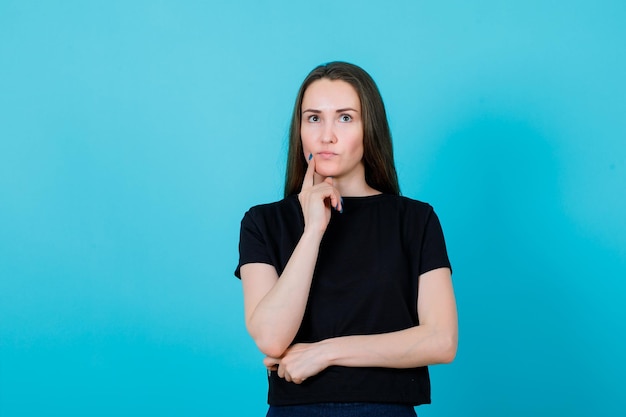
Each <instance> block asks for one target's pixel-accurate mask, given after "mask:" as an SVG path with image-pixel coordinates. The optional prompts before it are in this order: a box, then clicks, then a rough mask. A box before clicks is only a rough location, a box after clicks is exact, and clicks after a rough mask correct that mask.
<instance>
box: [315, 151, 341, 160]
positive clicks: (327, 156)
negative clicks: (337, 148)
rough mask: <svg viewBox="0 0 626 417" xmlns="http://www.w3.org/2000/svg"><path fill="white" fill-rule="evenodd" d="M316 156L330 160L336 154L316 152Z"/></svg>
mask: <svg viewBox="0 0 626 417" xmlns="http://www.w3.org/2000/svg"><path fill="white" fill-rule="evenodd" d="M317 155H318V156H319V157H320V158H322V159H330V158H332V157H333V156H336V155H337V154H336V153H334V152H318V153H317Z"/></svg>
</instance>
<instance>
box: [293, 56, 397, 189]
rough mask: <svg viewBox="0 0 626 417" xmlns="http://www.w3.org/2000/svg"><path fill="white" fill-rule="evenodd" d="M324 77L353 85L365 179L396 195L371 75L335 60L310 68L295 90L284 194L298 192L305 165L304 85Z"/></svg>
mask: <svg viewBox="0 0 626 417" xmlns="http://www.w3.org/2000/svg"><path fill="white" fill-rule="evenodd" d="M323 78H325V79H329V80H331V81H334V80H341V81H345V82H347V83H349V84H350V85H351V86H352V87H353V88H354V89H355V91H356V93H357V95H358V96H359V100H360V101H361V118H362V121H363V166H364V168H365V182H367V184H368V185H369V186H370V187H372V188H374V189H376V190H378V191H380V192H382V193H387V194H395V195H399V194H400V186H399V184H398V175H397V173H396V167H395V163H394V159H393V145H392V142H391V131H390V129H389V122H388V121H387V112H386V111H385V105H384V103H383V99H382V97H381V95H380V92H379V91H378V87H377V86H376V83H375V82H374V80H373V79H372V77H371V76H370V75H369V74H368V73H367V72H365V70H363V69H362V68H360V67H358V66H356V65H354V64H349V63H347V62H339V61H336V62H329V63H328V64H324V65H320V66H318V67H316V68H315V69H313V71H311V72H310V73H309V75H307V77H306V78H305V79H304V81H303V82H302V85H301V86H300V90H299V91H298V95H297V97H296V102H295V105H294V109H293V115H292V117H291V126H290V128H289V151H288V153H287V170H286V171H287V172H286V175H285V197H287V196H289V195H292V194H297V193H299V192H300V189H301V188H302V181H303V180H304V174H305V173H306V169H307V165H308V164H307V161H306V158H305V156H304V151H303V148H302V138H301V137H300V124H301V123H302V99H303V97H304V93H305V91H306V89H307V88H308V87H309V86H310V85H311V84H312V83H314V82H315V81H317V80H321V79H323Z"/></svg>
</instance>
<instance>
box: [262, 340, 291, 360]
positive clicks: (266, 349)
mask: <svg viewBox="0 0 626 417" xmlns="http://www.w3.org/2000/svg"><path fill="white" fill-rule="evenodd" d="M255 342H256V346H257V348H259V350H260V351H261V353H263V354H264V355H265V356H269V357H270V358H280V357H281V356H283V354H284V353H285V350H287V346H283V345H282V344H280V343H275V342H271V341H267V342H264V341H260V340H255Z"/></svg>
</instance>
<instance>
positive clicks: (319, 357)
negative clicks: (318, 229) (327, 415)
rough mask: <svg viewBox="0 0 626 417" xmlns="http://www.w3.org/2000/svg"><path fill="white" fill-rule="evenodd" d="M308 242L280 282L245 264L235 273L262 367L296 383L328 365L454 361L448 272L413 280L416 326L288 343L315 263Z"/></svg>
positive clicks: (263, 268) (268, 271)
mask: <svg viewBox="0 0 626 417" xmlns="http://www.w3.org/2000/svg"><path fill="white" fill-rule="evenodd" d="M308 244H310V242H308V241H307V239H306V238H305V237H304V236H303V239H301V241H300V243H299V244H298V246H297V247H296V250H295V251H294V254H293V255H292V258H291V260H290V262H289V263H288V264H287V268H285V271H284V273H283V275H282V276H281V277H280V279H278V276H277V274H276V271H275V270H274V268H273V267H272V266H270V265H266V264H248V265H244V266H243V267H242V269H241V276H242V281H243V287H244V299H245V309H246V325H247V327H248V331H249V332H250V334H251V335H252V337H253V339H254V340H255V342H256V343H257V346H258V347H259V349H260V350H261V351H262V352H263V353H264V354H265V355H267V357H266V358H265V360H264V363H265V365H266V366H267V367H268V368H269V369H273V370H277V371H278V375H279V376H280V377H282V378H285V379H286V380H288V381H292V382H295V383H301V382H302V381H304V380H305V379H306V378H308V377H311V376H313V375H316V374H318V373H319V372H321V371H323V370H324V369H326V368H327V367H328V366H332V365H340V366H354V367H387V368H413V367H418V366H425V365H434V364H439V363H449V362H451V361H452V360H453V359H454V357H455V355H456V348H457V340H458V324H457V311H456V302H455V298H454V291H453V288H452V280H451V276H450V270H449V269H448V268H439V269H435V270H432V271H429V272H427V273H425V274H423V275H421V276H420V277H419V284H418V285H419V292H418V301H417V310H418V316H419V318H420V324H419V325H418V326H414V327H411V328H408V329H405V330H400V331H395V332H389V333H382V334H373V335H362V336H361V335H359V336H343V337H336V338H331V339H326V340H322V341H319V342H316V343H299V344H295V345H291V342H292V341H293V338H294V337H295V335H296V332H297V331H298V328H299V326H300V323H301V321H302V317H303V315H304V309H305V307H306V301H307V298H308V292H309V288H310V279H311V278H310V277H309V275H308V274H307V272H308V271H309V268H310V275H311V276H312V271H313V268H314V265H315V259H313V260H310V259H308V256H311V252H308V251H305V250H304V249H305V248H306V246H307V245H308ZM300 246H302V247H300ZM299 249H303V250H302V251H299ZM307 255H308V256H307ZM315 257H317V253H316V252H315ZM298 260H302V262H298ZM292 261H294V262H292ZM307 261H308V262H312V264H311V265H309V264H308V262H307ZM292 263H293V264H294V265H293V268H290V266H291V265H290V264H292ZM298 273H302V274H303V275H299V274H298ZM303 277H309V278H308V279H302V278H303ZM285 278H286V279H285ZM283 280H284V281H283Z"/></svg>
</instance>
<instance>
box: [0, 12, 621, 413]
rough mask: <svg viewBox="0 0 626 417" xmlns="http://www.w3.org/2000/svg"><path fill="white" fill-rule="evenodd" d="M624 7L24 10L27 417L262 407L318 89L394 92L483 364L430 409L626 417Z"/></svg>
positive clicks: (18, 211)
mask: <svg viewBox="0 0 626 417" xmlns="http://www.w3.org/2000/svg"><path fill="white" fill-rule="evenodd" d="M625 21H626V3H625V2H623V1H597V2H582V1H551V2H545V1H493V0H492V1H489V0H487V1H478V2H465V1H443V2H426V1H395V2H382V1H380V2H344V1H336V2H316V3H305V2H292V1H288V0H284V1H250V2H246V3H244V2H234V1H233V2H228V1H211V2H206V1H167V0H161V1H119V0H114V1H111V0H108V1H89V2H85V1H57V2H53V1H51V2H43V1H42V2H36V1H11V0H2V1H1V2H0V415H1V416H2V417H13V416H36V415H47V416H85V415H90V416H111V415H117V416H131V415H152V416H174V415H185V416H200V415H204V416H216V415H233V416H244V415H246V416H252V415H257V416H258V415H263V413H264V411H265V395H266V385H265V384H266V381H265V372H264V368H263V366H262V364H261V360H262V356H261V354H260V353H258V352H257V351H256V349H255V346H254V345H253V343H252V342H251V340H250V338H249V337H248V335H247V334H246V331H245V328H244V323H243V311H242V296H241V288H240V283H239V281H238V280H237V279H236V278H234V277H233V270H234V268H235V265H236V262H237V256H238V254H237V244H238V237H239V236H238V233H239V221H240V219H241V217H242V216H243V213H244V212H245V211H246V210H247V209H248V208H249V207H250V206H252V205H254V204H258V203H262V202H270V201H273V200H276V199H279V198H280V197H281V189H282V179H283V170H284V160H285V152H286V137H287V128H288V123H289V117H290V112H291V108H292V104H293V100H294V98H295V94H296V90H297V88H298V86H299V84H300V82H301V81H302V79H303V78H304V76H305V75H306V74H307V73H308V71H309V70H311V69H312V68H313V67H314V66H315V65H317V64H319V63H322V62H327V61H330V60H336V59H339V60H347V61H350V62H354V63H356V64H358V65H361V66H363V67H364V68H365V69H366V70H368V71H369V72H370V73H371V75H372V76H373V77H374V79H375V80H376V81H377V83H378V84H379V87H380V89H381V91H382V94H383V97H384V99H385V102H386V105H387V108H388V112H389V115H390V123H391V127H392V131H393V134H394V140H395V152H396V158H397V168H398V171H399V175H400V181H401V186H402V190H403V194H404V195H407V196H409V197H413V198H417V199H420V200H424V201H428V202H430V203H431V204H433V205H434V207H435V209H436V210H437V212H438V214H439V216H440V218H441V220H442V223H443V226H444V231H445V233H446V237H447V241H448V247H449V252H450V256H451V259H452V261H453V265H454V271H455V272H454V281H455V285H456V291H457V297H458V305H459V312H460V326H461V327H460V329H461V330H460V347H459V353H458V356H457V359H456V361H455V362H454V363H453V364H452V365H447V366H438V367H433V368H432V369H431V373H432V380H433V402H434V403H433V405H429V406H422V407H419V409H418V411H419V414H420V416H457V415H464V416H527V415H534V416H551V415H568V416H587V415H603V416H623V415H624V410H625V409H626V400H624V396H623V389H624V387H626V376H625V375H626V366H625V365H626V360H625V359H624V352H625V351H626V342H625V341H624V337H623V335H624V327H625V326H624V322H625V319H626V310H625V308H624V307H623V303H624V298H625V297H624V295H625V293H626V284H625V278H626V216H625V213H626V193H625V192H624V188H625V187H624V185H625V183H626V181H625V180H626V99H625V97H626V77H625V74H626V46H625V45H626V43H625V41H626V25H624V22H625Z"/></svg>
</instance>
